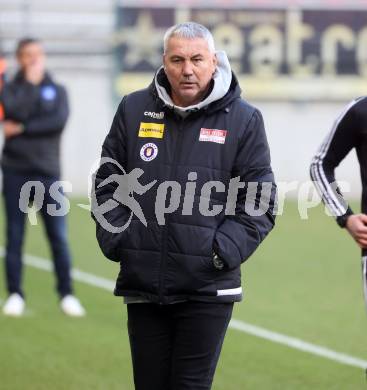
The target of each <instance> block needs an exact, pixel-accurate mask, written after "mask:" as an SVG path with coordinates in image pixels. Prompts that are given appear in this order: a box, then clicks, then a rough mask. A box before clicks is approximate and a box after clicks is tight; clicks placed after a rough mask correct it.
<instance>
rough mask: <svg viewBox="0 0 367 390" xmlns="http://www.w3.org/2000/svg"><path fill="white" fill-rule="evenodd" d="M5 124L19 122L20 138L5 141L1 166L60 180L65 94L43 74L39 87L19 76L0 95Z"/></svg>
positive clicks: (65, 111)
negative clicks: (20, 124) (9, 121)
mask: <svg viewBox="0 0 367 390" xmlns="http://www.w3.org/2000/svg"><path fill="white" fill-rule="evenodd" d="M0 102H1V103H2V105H3V107H4V112H5V120H12V121H15V122H20V123H22V125H23V126H24V130H23V132H22V133H21V134H20V135H17V136H15V137H11V138H9V139H6V140H5V144H4V149H3V154H2V159H1V165H2V167H3V168H7V169H11V170H15V171H17V172H22V173H33V174H40V175H46V176H52V177H59V176H60V136H61V132H62V130H63V129H64V127H65V124H66V121H67V118H68V116H69V107H68V99H67V94H66V90H65V88H64V87H63V86H61V85H59V84H56V83H55V82H54V81H53V80H52V78H51V77H50V75H49V74H48V73H46V75H45V77H44V79H43V80H42V82H41V84H39V85H34V84H31V83H29V82H28V81H26V80H25V79H24V77H23V74H22V72H18V73H17V74H16V76H15V77H14V79H13V80H12V81H11V82H9V83H6V84H5V85H4V88H3V90H2V91H1V94H0Z"/></svg>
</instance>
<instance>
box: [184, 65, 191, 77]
mask: <svg viewBox="0 0 367 390" xmlns="http://www.w3.org/2000/svg"><path fill="white" fill-rule="evenodd" d="M182 73H183V75H184V76H185V77H188V76H191V75H192V64H191V62H190V61H185V62H184V65H183V69H182Z"/></svg>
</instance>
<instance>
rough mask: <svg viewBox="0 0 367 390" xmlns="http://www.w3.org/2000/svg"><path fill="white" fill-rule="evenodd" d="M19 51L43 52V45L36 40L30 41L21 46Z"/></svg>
mask: <svg viewBox="0 0 367 390" xmlns="http://www.w3.org/2000/svg"><path fill="white" fill-rule="evenodd" d="M20 52H21V53H24V52H39V53H43V47H42V45H41V44H40V43H38V42H32V43H28V44H27V45H25V46H23V47H22V49H21V51H20Z"/></svg>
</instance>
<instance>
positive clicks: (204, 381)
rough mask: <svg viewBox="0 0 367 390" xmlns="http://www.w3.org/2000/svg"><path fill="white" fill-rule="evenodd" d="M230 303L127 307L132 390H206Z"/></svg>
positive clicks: (210, 378) (130, 305)
mask: <svg viewBox="0 0 367 390" xmlns="http://www.w3.org/2000/svg"><path fill="white" fill-rule="evenodd" d="M232 309H233V303H204V302H183V303H175V304H171V305H157V304H153V303H130V304H128V305H127V312H128V331H129V338H130V347H131V355H132V362H133V370H134V382H135V389H136V390H209V389H210V388H211V385H212V381H213V377H214V372H215V368H216V365H217V362H218V359H219V354H220V351H221V348H222V344H223V340H224V336H225V333H226V330H227V327H228V323H229V321H230V318H231V315H232Z"/></svg>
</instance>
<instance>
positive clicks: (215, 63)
mask: <svg viewBox="0 0 367 390" xmlns="http://www.w3.org/2000/svg"><path fill="white" fill-rule="evenodd" d="M217 65H218V58H217V54H214V56H213V66H214V72H213V75H214V73H215V71H216V70H217Z"/></svg>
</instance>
